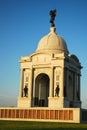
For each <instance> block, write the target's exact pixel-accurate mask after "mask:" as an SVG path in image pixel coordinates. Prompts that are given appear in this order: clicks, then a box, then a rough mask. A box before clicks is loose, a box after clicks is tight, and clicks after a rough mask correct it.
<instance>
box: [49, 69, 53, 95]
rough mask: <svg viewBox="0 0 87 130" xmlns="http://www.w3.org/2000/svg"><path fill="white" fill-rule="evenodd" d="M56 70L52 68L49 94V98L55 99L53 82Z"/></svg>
mask: <svg viewBox="0 0 87 130" xmlns="http://www.w3.org/2000/svg"><path fill="white" fill-rule="evenodd" d="M53 71H54V68H53V67H52V68H51V74H50V93H49V97H53V94H54V90H53V88H54V87H53V86H54V85H53V80H54V75H53V74H54V72H53Z"/></svg>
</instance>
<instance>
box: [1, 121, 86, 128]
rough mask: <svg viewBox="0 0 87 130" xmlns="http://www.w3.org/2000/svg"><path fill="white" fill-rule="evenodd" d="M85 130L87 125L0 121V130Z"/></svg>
mask: <svg viewBox="0 0 87 130" xmlns="http://www.w3.org/2000/svg"><path fill="white" fill-rule="evenodd" d="M75 129H76V130H83V129H85V130H87V124H73V123H54V122H29V121H0V130H75Z"/></svg>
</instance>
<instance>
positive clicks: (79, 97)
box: [78, 74, 80, 101]
mask: <svg viewBox="0 0 87 130" xmlns="http://www.w3.org/2000/svg"><path fill="white" fill-rule="evenodd" d="M78 98H79V99H78V100H79V101H80V74H78Z"/></svg>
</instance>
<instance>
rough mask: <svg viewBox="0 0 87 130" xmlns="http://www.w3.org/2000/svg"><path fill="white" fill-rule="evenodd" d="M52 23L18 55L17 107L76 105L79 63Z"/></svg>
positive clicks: (75, 106)
mask: <svg viewBox="0 0 87 130" xmlns="http://www.w3.org/2000/svg"><path fill="white" fill-rule="evenodd" d="M55 30H56V29H55V27H51V28H50V33H49V34H47V35H46V36H44V37H43V38H41V40H40V41H39V43H38V46H37V49H36V51H35V52H34V53H33V54H31V55H29V56H24V57H21V59H20V90H19V97H18V107H20V108H31V107H48V108H69V107H74V108H80V107H81V100H80V76H81V72H80V71H81V68H82V67H81V64H80V62H79V59H78V58H77V57H76V56H75V55H71V54H70V53H69V51H68V49H67V45H66V42H65V40H64V39H63V38H62V37H60V36H58V35H57V34H56V31H55Z"/></svg>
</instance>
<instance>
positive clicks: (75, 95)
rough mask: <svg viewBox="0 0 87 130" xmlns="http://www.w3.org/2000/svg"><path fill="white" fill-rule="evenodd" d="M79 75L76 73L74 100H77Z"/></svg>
mask: <svg viewBox="0 0 87 130" xmlns="http://www.w3.org/2000/svg"><path fill="white" fill-rule="evenodd" d="M77 81H78V80H77V73H75V90H74V91H75V93H74V100H77V85H78V83H77Z"/></svg>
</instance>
